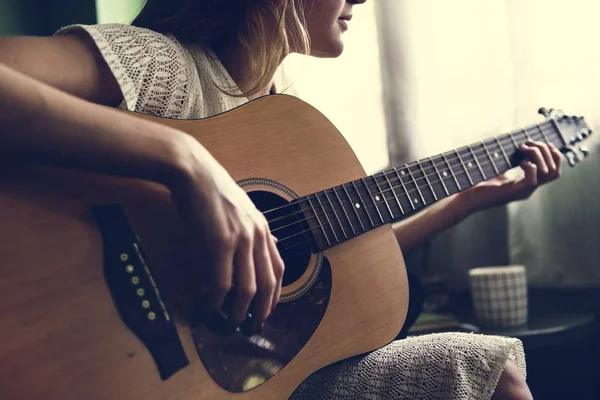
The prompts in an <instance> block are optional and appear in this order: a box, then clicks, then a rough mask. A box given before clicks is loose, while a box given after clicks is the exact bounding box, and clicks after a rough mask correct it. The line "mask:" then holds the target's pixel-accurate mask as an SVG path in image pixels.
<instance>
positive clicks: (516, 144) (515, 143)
mask: <svg viewBox="0 0 600 400" xmlns="http://www.w3.org/2000/svg"><path fill="white" fill-rule="evenodd" d="M514 135H515V134H513V133H511V134H510V135H509V136H510V138H511V139H512V142H513V144H514V145H515V149H518V148H519V144H518V143H517V141H516V140H515V137H514Z"/></svg>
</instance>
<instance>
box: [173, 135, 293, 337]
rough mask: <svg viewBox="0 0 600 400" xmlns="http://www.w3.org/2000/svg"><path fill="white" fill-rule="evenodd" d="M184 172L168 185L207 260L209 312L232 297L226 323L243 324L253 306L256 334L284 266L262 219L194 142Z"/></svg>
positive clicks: (274, 301)
mask: <svg viewBox="0 0 600 400" xmlns="http://www.w3.org/2000/svg"><path fill="white" fill-rule="evenodd" d="M187 146H189V151H185V152H184V154H187V156H186V157H184V161H183V163H182V165H183V168H181V172H180V173H179V174H177V176H176V178H175V179H174V180H173V181H172V182H170V183H168V186H169V188H170V190H171V193H172V198H173V201H174V203H175V205H176V206H177V208H178V209H179V212H180V213H181V216H182V217H183V219H184V220H185V221H186V223H187V224H188V226H189V227H190V230H191V233H192V235H193V239H194V242H196V241H197V243H199V244H200V246H201V247H202V249H201V253H202V255H203V261H204V260H206V263H205V265H203V268H206V269H207V270H206V271H202V272H203V273H202V276H206V277H207V278H208V282H205V285H204V288H205V290H206V291H207V292H208V298H209V303H210V307H211V308H212V309H213V310H215V311H220V310H221V309H222V307H223V305H224V301H225V298H226V296H227V295H228V293H229V292H230V291H232V293H231V294H232V295H233V305H232V308H231V310H230V313H228V317H229V318H231V320H232V322H233V323H235V324H236V325H239V324H241V323H242V322H243V321H244V319H245V316H246V312H247V311H248V308H249V306H250V303H251V302H252V301H253V308H254V312H253V320H254V321H253V331H254V332H259V331H260V330H261V328H262V324H263V323H264V322H265V320H266V319H267V317H268V316H269V314H270V313H271V311H272V310H273V309H274V308H275V306H276V304H277V301H278V300H279V296H280V293H281V281H282V278H283V272H284V264H283V260H282V259H281V257H280V255H279V251H278V250H277V247H276V238H275V237H274V236H272V235H271V232H270V230H269V225H268V222H267V220H266V219H265V217H264V216H263V214H262V213H261V212H260V211H259V210H258V209H257V208H256V207H255V205H254V203H253V202H252V201H251V200H250V198H249V197H248V195H247V194H246V192H245V191H244V190H243V189H242V188H241V187H240V186H239V185H238V184H237V183H236V182H235V181H234V180H233V179H232V178H231V176H230V175H229V173H228V172H227V171H226V170H225V169H224V168H223V167H222V166H221V165H220V164H219V163H218V162H217V160H215V159H214V158H213V157H212V155H211V154H210V153H209V152H208V151H207V150H206V149H205V148H204V147H203V146H201V145H200V144H199V143H198V142H197V141H196V140H195V139H190V140H189V141H188V143H187Z"/></svg>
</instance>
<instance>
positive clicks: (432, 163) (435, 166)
mask: <svg viewBox="0 0 600 400" xmlns="http://www.w3.org/2000/svg"><path fill="white" fill-rule="evenodd" d="M429 162H431V165H433V169H435V173H436V174H437V176H438V177H439V178H440V182H441V183H442V187H443V188H444V192H446V196H450V192H448V187H446V184H445V183H444V178H443V177H442V175H441V174H440V170H439V169H438V167H437V165H435V161H434V160H433V158H432V157H429Z"/></svg>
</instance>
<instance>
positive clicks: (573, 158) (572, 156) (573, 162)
mask: <svg viewBox="0 0 600 400" xmlns="http://www.w3.org/2000/svg"><path fill="white" fill-rule="evenodd" d="M565 156H566V157H567V162H568V163H569V165H570V166H571V167H574V166H575V165H577V156H576V155H575V153H574V152H572V151H568V152H566V153H565Z"/></svg>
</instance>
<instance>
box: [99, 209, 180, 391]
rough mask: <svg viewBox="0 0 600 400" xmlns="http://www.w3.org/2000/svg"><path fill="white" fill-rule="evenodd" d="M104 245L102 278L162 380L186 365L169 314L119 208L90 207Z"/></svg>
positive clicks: (119, 310) (139, 247) (134, 236)
mask: <svg viewBox="0 0 600 400" xmlns="http://www.w3.org/2000/svg"><path fill="white" fill-rule="evenodd" d="M92 214H93V215H94V217H95V218H96V221H97V222H98V225H99V228H100V232H101V234H102V240H103V244H104V277H105V279H106V283H107V285H108V288H109V289H110V292H111V294H112V297H113V300H114V304H115V307H116V308H117V311H118V313H119V315H120V317H121V319H122V320H123V322H124V323H125V324H126V325H127V327H128V328H129V329H130V330H131V331H132V332H133V333H134V334H135V335H136V336H137V337H138V338H139V339H140V340H141V341H142V343H144V345H145V346H146V348H147V349H148V351H149V352H150V354H151V355H152V357H153V359H154V362H155V363H156V367H157V368H158V371H159V374H160V377H161V379H162V380H166V379H168V378H169V377H171V376H172V375H173V374H175V373H176V372H177V371H179V370H180V369H182V368H184V367H185V366H187V365H188V364H189V361H188V359H187V357H186V355H185V352H184V350H183V346H182V344H181V341H180V339H179V336H178V334H177V329H176V328H175V324H174V323H173V321H172V319H171V316H170V314H169V311H168V310H167V308H166V306H165V304H164V303H163V301H162V299H161V296H160V291H159V288H158V285H157V283H156V281H155V280H154V278H153V276H152V272H151V270H150V268H149V267H148V265H147V263H146V261H145V257H144V254H143V251H142V248H141V246H140V244H139V239H138V238H137V235H136V234H135V233H134V231H133V229H132V228H131V226H130V224H129V221H128V220H127V216H126V215H125V211H124V209H123V206H122V205H121V204H110V205H101V206H94V207H92Z"/></svg>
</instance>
